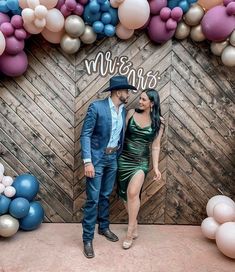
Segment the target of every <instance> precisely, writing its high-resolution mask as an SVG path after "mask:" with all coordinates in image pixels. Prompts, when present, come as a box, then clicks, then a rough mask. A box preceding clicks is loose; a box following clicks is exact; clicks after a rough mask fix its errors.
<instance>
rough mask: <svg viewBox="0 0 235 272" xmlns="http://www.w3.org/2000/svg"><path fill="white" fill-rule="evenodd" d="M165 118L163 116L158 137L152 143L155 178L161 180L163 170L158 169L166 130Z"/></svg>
mask: <svg viewBox="0 0 235 272" xmlns="http://www.w3.org/2000/svg"><path fill="white" fill-rule="evenodd" d="M164 127H165V124H164V119H163V118H161V126H160V130H159V133H158V135H157V137H156V138H155V139H154V141H153V143H152V159H153V169H154V172H155V177H154V179H155V180H160V179H161V172H160V171H159V169H158V163H159V155H160V143H161V138H162V135H163V132H164Z"/></svg>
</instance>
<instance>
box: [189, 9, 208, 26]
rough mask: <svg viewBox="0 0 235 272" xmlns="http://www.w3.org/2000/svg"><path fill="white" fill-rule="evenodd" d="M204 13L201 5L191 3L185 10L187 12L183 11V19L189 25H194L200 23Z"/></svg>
mask: <svg viewBox="0 0 235 272" xmlns="http://www.w3.org/2000/svg"><path fill="white" fill-rule="evenodd" d="M204 14H205V12H204V10H203V8H202V7H201V6H199V5H193V6H191V8H190V9H189V10H188V11H187V13H185V15H184V21H185V23H186V24H187V25H189V26H196V25H198V24H199V23H200V21H201V19H202V17H203V16H204Z"/></svg>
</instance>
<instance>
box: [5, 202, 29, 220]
mask: <svg viewBox="0 0 235 272" xmlns="http://www.w3.org/2000/svg"><path fill="white" fill-rule="evenodd" d="M29 207H30V205H29V201H28V200H27V199H26V198H23V197H17V198H15V199H13V200H12V201H11V204H10V206H9V213H10V214H11V215H12V216H13V217H15V218H22V217H25V216H26V215H27V214H28V212H29Z"/></svg>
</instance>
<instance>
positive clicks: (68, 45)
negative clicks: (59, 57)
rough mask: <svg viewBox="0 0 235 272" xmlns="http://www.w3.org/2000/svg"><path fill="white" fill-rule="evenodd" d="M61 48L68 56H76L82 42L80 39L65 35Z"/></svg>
mask: <svg viewBox="0 0 235 272" xmlns="http://www.w3.org/2000/svg"><path fill="white" fill-rule="evenodd" d="M60 46H61V48H62V49H63V51H64V52H65V53H67V54H74V53H76V52H77V51H78V49H79V48H80V46H81V42H80V40H79V39H78V38H72V37H70V36H69V35H68V34H65V35H64V36H63V37H62V39H61V42H60Z"/></svg>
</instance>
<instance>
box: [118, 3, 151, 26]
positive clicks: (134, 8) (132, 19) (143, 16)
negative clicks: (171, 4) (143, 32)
mask: <svg viewBox="0 0 235 272" xmlns="http://www.w3.org/2000/svg"><path fill="white" fill-rule="evenodd" d="M149 15H150V7H149V4H148V2H147V0H125V1H124V2H123V3H122V4H121V5H120V6H119V8H118V17H119V20H120V22H121V24H122V25H123V26H125V27H126V28H128V29H137V28H140V27H141V26H143V25H144V24H145V23H146V22H147V20H148V18H149Z"/></svg>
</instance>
